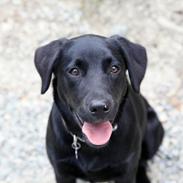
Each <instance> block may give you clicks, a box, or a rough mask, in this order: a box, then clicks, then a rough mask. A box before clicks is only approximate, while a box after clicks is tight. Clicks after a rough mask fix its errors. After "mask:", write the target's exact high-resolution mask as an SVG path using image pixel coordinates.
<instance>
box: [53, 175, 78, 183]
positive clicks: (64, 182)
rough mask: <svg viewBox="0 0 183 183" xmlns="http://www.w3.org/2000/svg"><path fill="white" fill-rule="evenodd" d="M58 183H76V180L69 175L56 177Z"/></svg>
mask: <svg viewBox="0 0 183 183" xmlns="http://www.w3.org/2000/svg"><path fill="white" fill-rule="evenodd" d="M56 183H76V178H75V177H72V176H68V175H56Z"/></svg>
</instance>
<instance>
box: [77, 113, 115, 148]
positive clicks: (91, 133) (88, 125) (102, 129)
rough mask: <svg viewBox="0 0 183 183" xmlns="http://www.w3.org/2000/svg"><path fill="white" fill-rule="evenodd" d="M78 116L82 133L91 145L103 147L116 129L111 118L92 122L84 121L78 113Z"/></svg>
mask: <svg viewBox="0 0 183 183" xmlns="http://www.w3.org/2000/svg"><path fill="white" fill-rule="evenodd" d="M76 116H77V118H78V121H79V126H80V128H81V131H82V133H83V134H84V136H85V137H86V139H87V141H88V142H89V143H90V144H91V145H93V146H98V147H103V146H105V145H106V144H107V143H108V142H109V140H110V137H111V135H112V132H113V129H114V127H113V125H112V121H111V120H108V121H101V122H97V123H92V122H87V121H83V120H82V119H81V118H80V117H79V115H78V114H76Z"/></svg>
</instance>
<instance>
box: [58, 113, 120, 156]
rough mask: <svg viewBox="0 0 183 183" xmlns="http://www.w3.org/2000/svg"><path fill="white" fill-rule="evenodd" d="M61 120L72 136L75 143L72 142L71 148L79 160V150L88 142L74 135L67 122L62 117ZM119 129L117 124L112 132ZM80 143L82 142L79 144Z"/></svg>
mask: <svg viewBox="0 0 183 183" xmlns="http://www.w3.org/2000/svg"><path fill="white" fill-rule="evenodd" d="M61 119H62V122H63V124H64V127H65V129H66V131H67V132H68V133H69V134H70V135H71V136H72V138H73V141H72V144H71V147H72V148H73V149H74V153H75V158H76V159H78V151H79V149H80V148H81V143H80V142H86V141H85V140H84V139H83V138H81V137H79V136H77V135H76V134H74V133H72V132H71V131H70V130H69V129H68V127H67V125H66V122H65V120H64V118H63V117H62V116H61ZM117 128H118V125H117V124H115V125H114V127H113V130H112V132H114V131H116V130H117ZM79 141H80V142H79Z"/></svg>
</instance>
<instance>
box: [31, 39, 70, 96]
mask: <svg viewBox="0 0 183 183" xmlns="http://www.w3.org/2000/svg"><path fill="white" fill-rule="evenodd" d="M65 42H66V39H59V40H55V41H52V42H51V43H49V44H47V45H45V46H42V47H39V48H37V50H36V52H35V57H34V63H35V66H36V69H37V71H38V73H39V75H40V77H41V81H42V87H41V94H44V93H45V92H46V91H47V90H48V88H49V85H50V81H51V76H52V71H53V66H54V63H55V62H56V60H57V59H58V57H59V56H60V53H61V50H62V47H63V44H64V43H65Z"/></svg>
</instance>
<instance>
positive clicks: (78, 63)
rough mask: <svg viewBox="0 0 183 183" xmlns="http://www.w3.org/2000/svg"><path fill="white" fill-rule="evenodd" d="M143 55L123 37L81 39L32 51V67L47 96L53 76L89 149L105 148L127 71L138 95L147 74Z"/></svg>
mask: <svg viewBox="0 0 183 183" xmlns="http://www.w3.org/2000/svg"><path fill="white" fill-rule="evenodd" d="M146 64H147V58H146V52H145V49H144V48H143V47H142V46H140V45H138V44H134V43H132V42H130V41H128V40H126V39H125V38H123V37H120V36H112V37H110V38H106V37H102V36H96V35H84V36H80V37H76V38H73V39H70V40H68V39H60V40H56V41H53V42H51V43H49V44H47V45H46V46H43V47H40V48H38V49H37V50H36V54H35V65H36V68H37V70H38V72H39V74H40V76H41V80H42V89H41V93H42V94H43V93H45V92H46V91H47V89H48V87H49V85H50V81H51V77H52V74H54V76H55V78H56V81H57V84H56V88H55V89H56V91H57V93H58V96H59V98H60V101H62V102H65V103H66V104H67V105H68V106H69V108H70V109H71V110H72V112H73V115H76V116H77V118H78V121H79V122H78V125H79V126H80V128H81V130H82V132H83V134H85V136H86V138H87V139H88V141H89V143H91V144H93V145H104V144H106V143H107V142H108V141H109V139H110V136H111V134H112V125H113V122H114V120H115V117H116V115H117V112H118V108H119V106H120V103H121V102H122V99H123V96H124V95H125V94H126V92H127V82H128V81H127V77H126V70H128V73H129V77H130V81H131V85H132V88H133V89H134V91H135V92H139V90H140V83H141V81H142V79H143V77H144V74H145V70H146Z"/></svg>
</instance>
